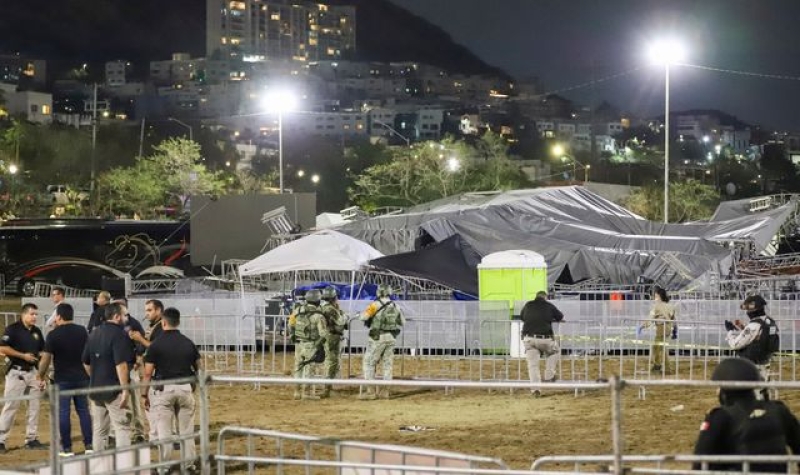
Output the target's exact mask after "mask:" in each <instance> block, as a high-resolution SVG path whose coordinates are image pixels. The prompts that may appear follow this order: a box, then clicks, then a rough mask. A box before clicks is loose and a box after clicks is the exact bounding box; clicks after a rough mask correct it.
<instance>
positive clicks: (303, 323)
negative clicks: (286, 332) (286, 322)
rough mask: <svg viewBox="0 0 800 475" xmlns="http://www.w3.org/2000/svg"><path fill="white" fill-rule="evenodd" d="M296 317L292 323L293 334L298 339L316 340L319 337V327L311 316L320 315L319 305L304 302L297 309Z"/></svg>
mask: <svg viewBox="0 0 800 475" xmlns="http://www.w3.org/2000/svg"><path fill="white" fill-rule="evenodd" d="M298 310H299V311H298V313H297V319H296V321H295V325H294V335H295V338H297V339H298V340H300V341H317V340H319V338H320V334H319V329H318V328H317V325H316V323H315V322H314V319H313V318H312V316H314V315H315V314H317V315H322V313H321V312H320V310H319V307H317V306H316V305H312V304H305V305H303V306H302V307H300V308H299V309H298Z"/></svg>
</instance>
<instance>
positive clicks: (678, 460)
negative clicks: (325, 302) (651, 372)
mask: <svg viewBox="0 0 800 475" xmlns="http://www.w3.org/2000/svg"><path fill="white" fill-rule="evenodd" d="M211 380H212V382H215V383H224V384H258V385H284V384H303V383H308V382H311V381H313V380H294V379H290V378H263V377H236V376H212V377H211ZM329 382H330V383H331V384H332V385H334V386H338V385H352V384H353V382H352V381H349V380H331V381H329ZM359 384H361V385H365V386H378V387H398V386H399V387H413V388H443V389H445V391H447V390H448V389H449V390H453V389H489V390H515V389H533V388H545V387H546V388H548V389H551V390H563V389H568V390H574V391H575V392H576V393H577V392H579V391H585V390H598V389H599V390H609V392H610V410H611V427H610V432H611V434H610V435H611V440H612V453H611V454H606V455H569V456H566V455H563V456H558V455H554V456H544V457H540V458H539V459H536V460H535V461H534V462H533V464H532V466H531V469H530V470H508V469H507V468H506V464H505V463H504V462H503V461H502V460H501V459H490V458H486V457H480V456H469V455H463V454H452V453H442V454H443V457H444V458H445V459H448V458H449V459H451V460H454V461H456V464H455V465H449V464H441V463H437V458H436V454H435V452H436V451H427V450H425V449H416V448H411V447H397V446H384V445H380V444H369V443H361V442H355V443H353V442H343V441H340V440H337V439H331V438H319V437H311V436H305V435H297V434H286V433H281V432H275V431H268V430H260V429H252V428H242V427H226V428H223V429H222V430H221V432H220V435H219V439H218V448H217V453H216V454H215V456H214V459H215V460H216V462H217V470H218V473H220V474H222V473H225V468H226V465H227V464H231V463H238V464H246V465H247V467H248V473H253V471H254V470H255V467H257V466H261V467H269V468H272V469H274V470H275V473H277V474H282V473H283V470H284V469H285V468H288V467H298V468H303V469H305V473H306V474H309V475H310V474H311V473H312V471H313V470H315V469H324V470H323V473H325V474H328V473H330V474H334V473H342V472H343V473H348V474H364V473H369V474H375V473H377V474H381V475H384V474H387V475H388V474H391V473H408V472H410V473H412V474H418V473H419V474H421V473H425V474H430V473H442V474H462V473H463V474H466V473H469V474H480V475H500V474H505V475H510V474H514V475H522V474H526V475H533V474H540V475H541V474H547V473H564V471H563V468H562V469H561V470H558V471H550V472H546V471H543V470H542V467H543V466H546V465H549V464H554V463H557V464H562V465H563V464H569V465H571V466H573V469H572V471H573V472H581V473H614V474H622V473H629V472H630V473H651V474H665V475H666V474H676V473H689V474H693V473H697V474H699V473H704V474H708V473H715V472H709V471H708V470H707V468H708V465H709V463H720V462H731V463H741V464H742V471H741V472H736V471H733V472H729V471H728V472H725V473H750V472H751V467H752V465H753V464H754V463H765V462H767V463H786V462H800V455H760V456H756V455H741V456H739V455H730V456H710V455H706V456H696V455H684V454H677V455H635V454H630V455H629V454H625V453H624V446H623V440H624V438H623V424H622V421H623V414H622V394H623V391H624V389H625V388H626V387H629V386H634V387H636V386H641V387H665V386H674V387H693V388H718V387H724V388H730V389H734V388H738V389H742V388H755V387H758V388H760V387H766V388H771V389H775V390H777V389H795V390H797V389H800V383H798V382H791V383H787V382H767V383H758V384H756V385H755V386H754V383H752V382H749V383H748V382H724V383H722V384H720V383H717V382H711V381H691V380H673V381H666V380H628V381H626V380H621V379H619V378H617V377H612V378H611V379H610V380H609V381H607V382H583V383H569V384H567V383H546V384H539V385H531V384H528V383H519V382H473V381H432V380H428V381H422V380H420V381H402V380H394V381H383V380H370V381H360V382H359ZM228 433H230V434H238V435H244V436H245V437H246V444H244V445H246V453H245V454H240V455H235V454H232V453H229V447H230V445H229V444H226V442H225V440H226V438H227V437H226V436H227V435H228ZM255 437H269V438H271V439H272V440H273V442H274V446H275V447H276V448H275V451H274V452H272V453H270V454H269V455H264V454H263V453H262V454H257V453H255V447H256V444H254V442H253V439H254V438H255ZM290 442H295V443H299V444H300V445H302V447H303V450H302V456H298V455H297V451H294V452H291V453H287V451H286V447H287V444H288V443H290ZM267 445H269V444H267ZM262 446H263V444H262ZM325 446H328V447H329V448H330V447H331V446H332V448H333V449H332V450H327V451H325V450H324V447H325ZM239 447H241V445H240V446H239ZM350 447H352V448H356V449H358V450H359V452H358V453H356V454H353V456H351V457H348V456H347V449H348V448H350ZM321 448H322V449H323V450H320V449H321ZM320 452H322V453H320ZM416 456H419V458H417V457H416ZM421 460H427V462H423V461H421ZM458 462H460V463H458ZM478 462H480V463H488V464H493V465H495V466H496V467H500V468H481V467H476V466H475V465H474V464H475V463H478ZM602 463H605V464H608V467H598V468H597V469H596V470H594V471H584V470H582V468H584V466H585V465H586V464H595V465H597V464H602ZM690 463H699V464H701V465H702V467H703V468H704V470H703V471H693V470H691V469H686V468H683V467H677V468H676V467H675V465H676V464H678V465H680V464H683V465H684V466H685V465H686V464H690ZM643 465H644V466H643ZM653 465H655V466H653Z"/></svg>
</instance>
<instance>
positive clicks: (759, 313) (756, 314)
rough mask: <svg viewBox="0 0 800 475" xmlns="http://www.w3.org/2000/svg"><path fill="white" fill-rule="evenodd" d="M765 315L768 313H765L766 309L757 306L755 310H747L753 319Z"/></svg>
mask: <svg viewBox="0 0 800 475" xmlns="http://www.w3.org/2000/svg"><path fill="white" fill-rule="evenodd" d="M763 315H766V313H764V309H763V308H757V309H754V310H748V311H747V316H748V317H750V318H751V319H753V318H758V317H761V316H763Z"/></svg>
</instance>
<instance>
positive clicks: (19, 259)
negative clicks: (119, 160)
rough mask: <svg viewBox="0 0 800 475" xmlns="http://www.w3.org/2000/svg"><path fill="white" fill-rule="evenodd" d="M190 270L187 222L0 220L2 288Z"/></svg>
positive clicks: (25, 291)
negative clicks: (0, 221)
mask: <svg viewBox="0 0 800 475" xmlns="http://www.w3.org/2000/svg"><path fill="white" fill-rule="evenodd" d="M169 268H173V269H175V270H176V272H175V274H181V273H182V272H181V271H183V272H185V271H188V270H190V268H191V264H190V262H189V223H188V222H186V221H139V220H119V221H106V220H102V219H84V218H81V219H16V220H10V221H6V222H5V223H3V225H2V226H0V272H2V273H3V276H4V278H5V284H6V291H7V292H11V293H15V292H16V293H19V294H21V295H31V294H32V293H33V289H34V286H35V283H36V282H47V283H51V284H59V285H65V286H69V287H76V288H85V289H100V288H102V281H103V278H104V277H107V278H121V277H123V276H124V275H125V274H131V275H132V276H134V277H139V276H142V275H147V274H149V273H150V270H153V272H152V273H153V274H157V275H164V274H165V272H164V271H165V269H169Z"/></svg>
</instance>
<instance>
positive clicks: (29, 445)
mask: <svg viewBox="0 0 800 475" xmlns="http://www.w3.org/2000/svg"><path fill="white" fill-rule="evenodd" d="M25 448H26V449H28V450H47V446H46V445H44V444H43V443H41V442H39V441H38V440H37V439H33V440H29V441H27V442H25Z"/></svg>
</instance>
